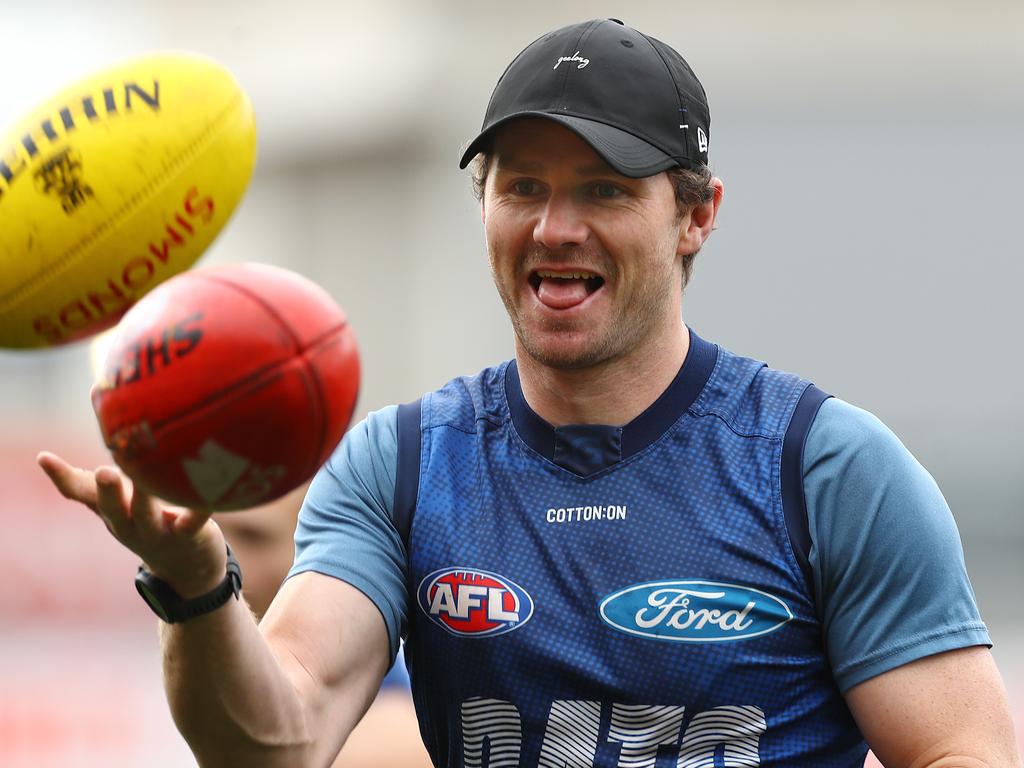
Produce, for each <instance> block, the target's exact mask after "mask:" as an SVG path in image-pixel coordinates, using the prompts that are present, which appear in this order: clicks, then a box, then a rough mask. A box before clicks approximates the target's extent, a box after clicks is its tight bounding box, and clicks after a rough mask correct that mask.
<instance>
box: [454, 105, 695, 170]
mask: <svg viewBox="0 0 1024 768" xmlns="http://www.w3.org/2000/svg"><path fill="white" fill-rule="evenodd" d="M523 117H543V118H546V119H548V120H553V121H554V122H556V123H559V124H560V125H564V126H565V127H566V128H568V129H569V130H570V131H572V132H573V133H575V134H576V135H577V136H579V137H580V138H581V139H583V140H584V141H585V142H587V144H589V145H590V146H591V147H592V148H593V150H594V151H595V152H597V154H598V155H600V156H601V159H602V160H604V161H605V162H606V163H608V165H610V166H611V167H612V168H613V169H615V170H616V171H617V172H618V173H621V174H622V175H623V176H628V177H629V178H631V179H640V178H643V177H645V176H653V175H654V174H656V173H661V171H664V170H667V169H668V168H672V167H676V166H679V165H680V162H679V161H678V160H677V159H676V158H673V157H671V156H670V155H666V154H665V153H664V152H662V151H661V150H660V149H658V148H657V147H656V146H654V145H653V144H650V143H648V142H646V141H644V140H643V139H641V138H639V137H637V136H634V135H633V134H631V133H628V132H626V131H623V130H622V129H621V128H616V127H615V126H613V125H608V124H607V123H599V122H597V121H596V120H587V119H586V118H582V117H576V116H574V115H566V114H561V113H551V112H539V111H531V112H518V113H516V114H514V115H509V116H508V117H505V118H503V119H501V120H499V121H498V122H496V123H494V124H492V125H489V126H488V127H487V129H486V130H484V131H483V132H482V133H480V135H479V136H477V137H476V138H475V139H473V142H472V143H471V144H470V145H469V148H468V149H466V151H465V153H464V154H463V155H462V160H461V161H460V162H459V167H460V168H465V167H466V166H467V165H469V163H470V162H471V161H472V160H473V158H474V157H476V156H477V154H478V153H479V152H481V151H482V150H483V149H484V148H485V147H486V145H487V142H488V141H489V140H490V139H491V137H492V136H493V135H494V132H495V130H497V129H498V128H500V127H501V126H503V125H505V124H506V123H509V122H511V121H512V120H518V119H519V118H523Z"/></svg>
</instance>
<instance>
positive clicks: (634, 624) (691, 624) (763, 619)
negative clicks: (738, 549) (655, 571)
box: [599, 581, 793, 643]
mask: <svg viewBox="0 0 1024 768" xmlns="http://www.w3.org/2000/svg"><path fill="white" fill-rule="evenodd" d="M599 610H600V613H601V618H602V619H603V620H604V622H605V623H606V624H608V625H609V626H611V627H613V628H615V629H617V630H619V631H620V632H625V633H627V634H630V635H638V636H640V637H650V638H653V639H655V640H671V641H673V642H679V643H715V642H722V641H726V640H746V639H748V638H751V637H757V636H758V635H765V634H767V633H769V632H774V631H775V630H776V629H778V628H779V627H781V626H782V625H783V624H785V623H786V622H787V621H789V620H790V619H792V618H793V612H792V611H791V610H789V606H787V605H786V604H785V603H784V602H782V600H780V599H779V598H777V597H775V595H770V594H768V593H767V592H762V591H761V590H759V589H754V588H753V587H741V586H739V585H738V584H722V583H720V582H717V581H651V582H647V583H644V584H634V585H633V586H631V587H626V588H625V589H620V590H619V591H618V592H613V593H612V594H610V595H608V596H607V597H606V598H604V599H603V600H602V601H601V605H600V609H599Z"/></svg>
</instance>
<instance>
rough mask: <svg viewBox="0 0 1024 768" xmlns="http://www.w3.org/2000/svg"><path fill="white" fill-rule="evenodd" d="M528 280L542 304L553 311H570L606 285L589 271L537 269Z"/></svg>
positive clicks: (598, 276)
mask: <svg viewBox="0 0 1024 768" xmlns="http://www.w3.org/2000/svg"><path fill="white" fill-rule="evenodd" d="M528 280H529V283H530V285H531V286H532V287H533V290H534V292H535V293H536V294H537V298H538V299H540V302H541V303H542V304H544V305H545V306H547V307H551V308H552V309H569V308H571V307H575V306H577V305H578V304H582V303H583V302H584V301H586V300H587V298H588V297H589V296H590V295H591V294H593V293H594V292H596V291H598V290H600V288H601V286H603V285H604V278H603V277H601V276H600V275H598V274H596V273H594V272H589V271H587V270H574V271H565V272H555V271H553V270H548V269H536V270H534V271H533V272H531V273H530V276H529V278H528Z"/></svg>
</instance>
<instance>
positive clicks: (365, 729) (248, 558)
mask: <svg viewBox="0 0 1024 768" xmlns="http://www.w3.org/2000/svg"><path fill="white" fill-rule="evenodd" d="M308 487H309V484H308V483H303V484H302V485H301V486H299V487H298V488H296V489H295V490H293V491H291V492H290V493H287V494H285V495H284V496H282V497H281V498H279V499H277V500H275V501H272V502H270V503H269V504H263V505H261V506H259V507H253V508H252V509H247V510H243V511H238V512H219V513H215V514H214V515H213V519H214V520H215V521H216V522H217V525H219V526H220V529H221V530H222V531H223V532H224V538H226V539H227V542H228V544H229V545H230V546H231V549H232V550H233V551H234V554H235V557H236V558H238V563H239V565H240V566H241V569H242V573H243V574H245V583H244V584H243V587H242V597H243V598H244V599H245V601H246V602H247V603H248V604H249V609H250V610H251V611H252V613H253V616H255V618H256V620H257V621H260V620H261V619H262V618H263V615H264V614H265V613H266V612H267V608H269V607H270V603H271V602H272V601H273V599H274V596H275V595H276V594H277V590H278V588H279V587H280V586H281V583H282V582H283V581H284V579H285V577H286V576H287V574H288V569H289V568H291V566H292V560H293V559H294V557H295V521H296V518H297V517H298V514H299V508H300V507H301V506H302V499H303V497H304V496H305V495H306V489H307V488H308ZM429 765H430V758H429V757H428V756H427V753H426V751H425V750H424V749H423V742H422V740H421V739H420V733H419V727H418V726H417V722H416V712H415V710H414V709H413V704H412V696H410V695H409V676H408V672H406V669H405V663H404V662H403V661H402V656H401V655H399V656H398V658H397V659H396V660H395V664H394V666H393V667H392V668H391V670H390V671H389V672H388V674H387V676H386V677H385V678H384V681H383V683H381V688H380V692H379V693H378V694H377V698H376V699H374V701H373V704H372V705H371V706H370V709H369V711H368V712H367V713H366V715H365V716H364V717H363V719H362V720H361V721H360V722H359V725H357V726H356V728H355V730H353V731H352V733H351V735H350V736H349V737H348V739H347V740H346V742H345V746H344V747H343V748H342V750H341V754H340V755H338V758H337V760H335V761H334V763H333V768H419V767H420V766H422V767H423V768H426V767H427V766H429Z"/></svg>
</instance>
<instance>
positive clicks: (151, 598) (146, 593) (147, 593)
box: [135, 580, 171, 622]
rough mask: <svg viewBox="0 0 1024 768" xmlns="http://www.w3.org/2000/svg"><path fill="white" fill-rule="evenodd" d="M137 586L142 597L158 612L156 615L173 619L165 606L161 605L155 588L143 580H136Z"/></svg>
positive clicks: (165, 618) (167, 619) (166, 619)
mask: <svg viewBox="0 0 1024 768" xmlns="http://www.w3.org/2000/svg"><path fill="white" fill-rule="evenodd" d="M135 586H136V587H138V589H139V594H140V595H142V599H143V600H145V601H146V602H147V603H148V604H149V607H150V608H152V609H153V612H154V613H156V615H157V616H159V617H160V618H161V619H163V620H164V621H168V622H169V621H170V620H171V619H170V616H168V615H167V611H165V610H164V608H163V606H162V605H160V601H159V600H158V599H157V596H156V595H155V594H154V593H153V590H151V589H150V588H149V586H148V585H147V584H145V583H143V582H142V581H141V580H139V581H136V582H135Z"/></svg>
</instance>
